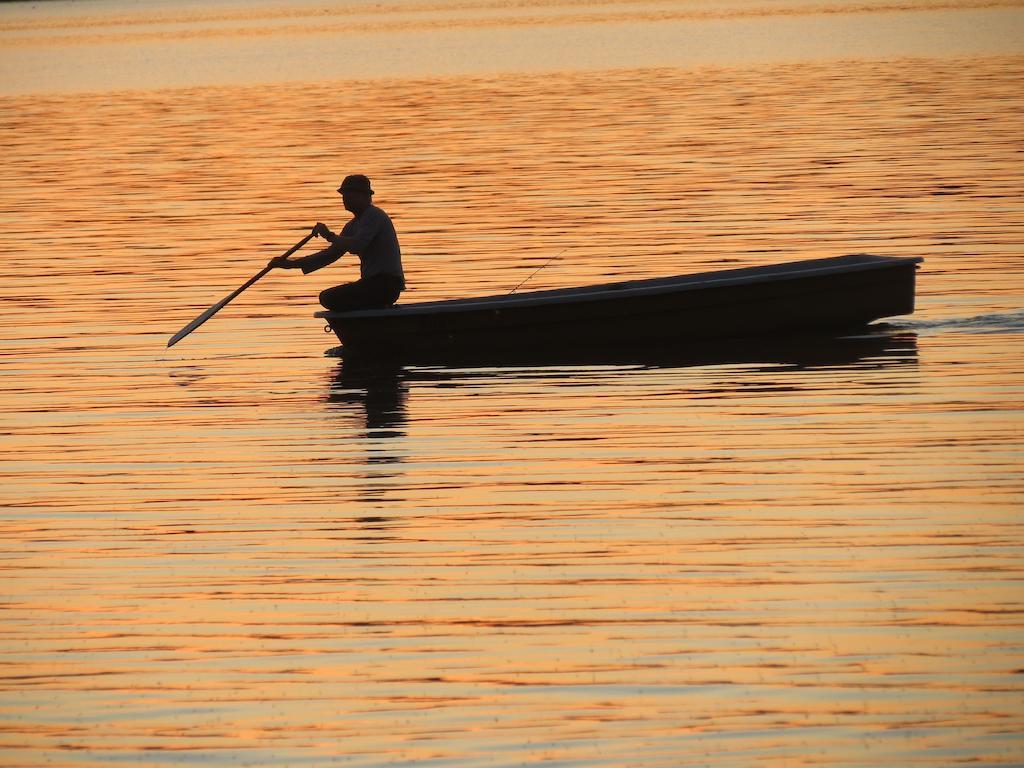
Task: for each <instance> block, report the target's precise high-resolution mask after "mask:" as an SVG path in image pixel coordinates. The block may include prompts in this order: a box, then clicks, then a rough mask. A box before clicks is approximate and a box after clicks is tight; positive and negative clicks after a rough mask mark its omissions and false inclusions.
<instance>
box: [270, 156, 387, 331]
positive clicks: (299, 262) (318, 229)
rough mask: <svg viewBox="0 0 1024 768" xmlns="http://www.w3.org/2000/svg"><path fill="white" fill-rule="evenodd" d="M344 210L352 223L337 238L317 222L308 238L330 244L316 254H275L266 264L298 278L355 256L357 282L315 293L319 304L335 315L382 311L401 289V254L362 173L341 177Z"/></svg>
mask: <svg viewBox="0 0 1024 768" xmlns="http://www.w3.org/2000/svg"><path fill="white" fill-rule="evenodd" d="M338 193H339V194H340V195H341V200H342V203H343V204H344V206H345V210H347V211H350V212H351V213H352V219H351V220H350V221H349V222H348V223H347V224H345V226H344V228H343V229H342V230H341V234H340V235H336V234H334V233H333V232H331V230H330V229H328V227H327V225H325V224H321V223H320V222H317V225H316V226H315V227H313V234H314V235H317V236H318V237H322V238H323V239H324V240H326V241H327V242H329V243H330V245H329V246H327V248H324V249H323V250H322V251H318V252H317V253H314V254H311V255H309V256H303V257H301V258H298V259H289V258H288V257H286V256H278V257H277V258H276V259H271V260H270V264H269V266H270V267H273V268H275V269H301V270H302V272H303V274H307V275H308V274H309V273H310V272H315V271H316V270H318V269H322V268H323V267H326V266H327V265H328V264H333V263H334V262H336V261H337V260H338V259H340V258H341V257H342V256H343V255H344V254H345V253H354V254H355V255H356V256H358V257H359V279H358V280H357V281H356V282H354V283H345V284H344V285H336V286H335V287H333V288H328V289H327V290H325V291H323V292H321V294H320V303H321V304H322V305H323V306H324V307H325V308H327V309H330V310H333V311H335V312H348V311H350V310H355V309H383V308H385V307H390V306H391V305H392V304H394V303H395V302H396V301H398V296H399V294H400V293H401V292H402V291H403V290H405V273H404V272H403V270H402V253H401V250H400V248H399V246H398V235H397V234H396V233H395V225H394V224H392V223H391V218H390V217H389V216H388V215H387V214H386V213H385V212H384V211H383V210H381V209H380V208H378V207H377V206H375V205H374V204H373V189H372V188H371V187H370V180H369V179H368V178H366V176H363V175H362V174H354V175H352V176H346V177H345V180H344V181H343V182H341V186H340V187H338Z"/></svg>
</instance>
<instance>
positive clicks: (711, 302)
mask: <svg viewBox="0 0 1024 768" xmlns="http://www.w3.org/2000/svg"><path fill="white" fill-rule="evenodd" d="M921 261H922V259H920V258H897V257H889V256H872V255H868V254H854V255H850V256H838V257H834V258H827V259H813V260H807V261H799V262H791V263H786V264H774V265H770V266H761V267H747V268H744V269H727V270H720V271H714V272H702V273H699V274H691V275H679V276H676V277H662V278H655V279H649V280H628V281H624V282H616V283H605V284H602V285H589V286H583V287H579V288H561V289H557V290H545V291H529V292H524V293H516V294H512V295H506V296H484V297H480V298H470V299H454V300H448V301H429V302H421V303H414V304H399V305H396V306H394V307H390V308H389V309H378V310H361V311H356V312H317V313H316V317H319V318H323V319H324V320H326V321H327V323H328V325H329V326H330V330H333V331H334V333H336V334H337V336H338V338H339V339H340V340H341V343H342V345H343V349H344V353H345V354H346V355H349V354H371V355H377V354H399V355H402V354H412V355H415V356H417V357H418V356H422V355H424V354H434V355H443V354H444V353H446V352H465V351H467V350H470V351H472V350H486V351H487V352H488V354H489V355H490V354H493V353H494V352H495V351H500V350H502V349H508V350H510V351H522V350H531V351H540V350H572V349H579V348H583V347H592V348H594V347H596V348H606V349H607V348H609V347H610V348H623V347H638V346H643V347H659V348H667V347H673V348H679V347H681V346H684V345H689V344H695V343H701V342H704V343H706V342H708V341H710V340H715V339H729V338H747V337H756V336H763V335H766V334H770V335H780V334H820V333H829V332H834V331H838V330H844V329H849V328H856V327H858V326H864V325H866V324H868V323H870V322H872V321H874V320H878V319H880V318H883V317H892V316H895V315H906V314H910V313H912V312H913V311H914V282H915V272H916V269H917V266H916V265H917V264H918V263H920V262H921Z"/></svg>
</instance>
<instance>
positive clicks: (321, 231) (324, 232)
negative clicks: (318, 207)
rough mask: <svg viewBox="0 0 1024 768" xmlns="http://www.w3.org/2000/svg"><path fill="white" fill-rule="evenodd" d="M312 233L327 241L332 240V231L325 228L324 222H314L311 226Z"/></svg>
mask: <svg viewBox="0 0 1024 768" xmlns="http://www.w3.org/2000/svg"><path fill="white" fill-rule="evenodd" d="M313 234H314V235H316V236H317V237H322V238H323V239H324V240H326V241H327V242H329V243H330V242H333V241H334V233H333V232H331V230H329V229H328V228H327V225H326V224H322V223H320V222H319V221H318V222H317V223H316V226H315V227H313Z"/></svg>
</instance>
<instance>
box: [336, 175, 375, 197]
mask: <svg viewBox="0 0 1024 768" xmlns="http://www.w3.org/2000/svg"><path fill="white" fill-rule="evenodd" d="M338 191H339V192H345V191H352V192H365V193H366V194H368V195H372V194H373V190H372V189H370V180H369V179H368V178H366V177H365V176H363V174H361V173H354V174H352V175H351V176H346V177H345V180H344V181H343V182H341V186H340V187H338Z"/></svg>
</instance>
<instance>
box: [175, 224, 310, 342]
mask: <svg viewBox="0 0 1024 768" xmlns="http://www.w3.org/2000/svg"><path fill="white" fill-rule="evenodd" d="M312 238H313V233H312V232H311V233H310V234H308V235H306V236H305V237H304V238H302V239H301V240H299V242H297V243H296V244H295V245H293V246H292V247H291V248H289V249H288V251H287V253H285V254H284V255H283V256H282V257H281V258H287V257H288V256H291V255H292V254H293V253H295V252H296V251H297V250H299V248H301V247H302V246H304V245H305V244H306V243H308V242H309V241H310V240H311V239H312ZM271 269H273V267H270V266H266V267H264V268H263V269H261V270H260V271H259V273H257V274H256V275H255V276H254V277H253V278H252V279H251V280H249V282H247V283H246V284H245V285H243V286H242V287H241V288H239V289H238V290H237V291H235V292H234V293H232V294H231V295H230V296H228V297H227V298H226V299H221V300H220V301H218V302H217V303H216V304H214V305H213V306H212V307H210V308H209V309H208V310H206V311H205V312H203V314H201V315H200V316H199V317H197V318H196V319H195V320H193V321H192V322H191V323H189V324H188V325H186V326H185V327H184V328H182V329H181V330H180V331H178V332H177V333H176V334H174V335H173V336H171V340H170V341H168V342H167V346H168V347H173V346H174V345H175V344H177V343H178V342H179V341H181V340H182V339H184V338H185V337H186V336H188V335H189V334H190V333H192V331H194V330H195V329H196V328H198V327H199V326H200V325H202V324H203V323H205V322H206V321H207V320H209V319H210V318H211V317H213V316H214V315H216V314H217V313H218V312H220V311H221V310H222V309H224V307H226V306H227V305H228V304H229V303H230V302H231V301H232V300H233V299H234V298H235V297H236V296H238V294H240V293H241V292H242V291H244V290H245V289H246V288H248V287H249V286H250V285H252V284H253V283H255V282H256V281H257V280H259V279H260V278H261V277H263V276H264V275H265V274H267V272H269V271H270V270H271Z"/></svg>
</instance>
